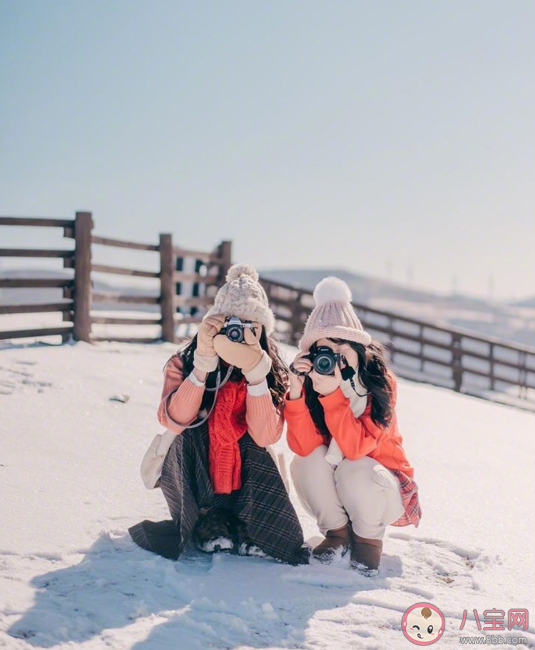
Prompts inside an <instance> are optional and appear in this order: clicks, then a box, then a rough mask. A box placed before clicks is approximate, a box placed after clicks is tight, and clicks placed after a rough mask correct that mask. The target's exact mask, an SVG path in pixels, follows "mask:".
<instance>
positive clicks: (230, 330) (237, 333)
mask: <svg viewBox="0 0 535 650" xmlns="http://www.w3.org/2000/svg"><path fill="white" fill-rule="evenodd" d="M227 337H228V338H229V339H230V340H231V341H232V342H233V343H241V342H242V341H243V331H242V328H241V327H240V326H238V325H232V326H230V327H227Z"/></svg>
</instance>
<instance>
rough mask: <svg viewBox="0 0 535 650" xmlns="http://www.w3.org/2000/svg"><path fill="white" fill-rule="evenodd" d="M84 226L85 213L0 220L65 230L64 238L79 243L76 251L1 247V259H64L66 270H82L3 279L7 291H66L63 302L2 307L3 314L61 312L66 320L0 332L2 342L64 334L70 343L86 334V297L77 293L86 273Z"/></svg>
mask: <svg viewBox="0 0 535 650" xmlns="http://www.w3.org/2000/svg"><path fill="white" fill-rule="evenodd" d="M84 224H87V217H85V216H84V213H77V214H76V218H75V219H48V218H24V217H0V226H22V227H30V226H31V227H38V228H59V229H62V230H63V238H64V239H74V240H75V248H74V249H67V248H61V249H56V250H49V249H35V248H31V249H26V248H0V258H1V257H8V258H14V257H26V258H40V259H43V258H59V259H62V260H63V267H64V268H77V269H78V272H76V271H75V274H74V277H73V278H60V279H48V278H32V277H24V278H0V288H5V289H20V288H26V289H36V288H40V289H44V288H60V289H63V300H61V301H57V302H50V303H35V304H0V314H30V313H45V312H61V313H62V315H63V321H64V324H62V325H61V326H55V327H41V328H33V329H26V330H22V329H17V330H10V331H5V330H4V331H0V339H11V338H22V337H33V336H52V335H57V334H59V335H61V336H62V337H63V340H66V339H67V338H68V337H69V336H71V335H73V336H74V338H78V337H79V335H80V333H81V331H82V329H81V322H80V315H81V314H83V313H84V304H83V303H84V296H83V294H81V293H80V292H77V291H76V290H77V288H79V282H80V270H82V271H83V270H84V260H83V259H82V258H81V257H80V256H81V255H83V252H84V249H83V247H82V246H78V238H79V236H80V233H82V232H83V230H84ZM76 232H77V233H78V238H77V236H76V234H75V233H76ZM75 295H76V298H75Z"/></svg>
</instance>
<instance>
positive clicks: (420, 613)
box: [401, 603, 445, 645]
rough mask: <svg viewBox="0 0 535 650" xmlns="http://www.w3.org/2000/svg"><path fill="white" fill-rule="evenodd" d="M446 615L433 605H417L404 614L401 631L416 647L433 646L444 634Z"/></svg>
mask: <svg viewBox="0 0 535 650" xmlns="http://www.w3.org/2000/svg"><path fill="white" fill-rule="evenodd" d="M444 628H445V621H444V615H443V614H442V612H441V611H440V609H439V608H438V607H436V606H435V605H432V604H431V603H416V605H412V606H411V607H409V609H408V610H407V611H406V612H405V613H404V614H403V618H402V619H401V629H402V630H403V634H404V635H405V636H406V637H407V639H409V641H410V642H411V643H414V644H415V645H431V644H432V643H435V642H436V641H438V640H439V639H440V637H441V636H442V635H443V634H444Z"/></svg>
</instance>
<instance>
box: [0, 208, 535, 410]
mask: <svg viewBox="0 0 535 650" xmlns="http://www.w3.org/2000/svg"><path fill="white" fill-rule="evenodd" d="M2 225H6V226H39V227H46V228H50V227H56V228H62V229H63V236H64V237H65V238H67V239H74V242H75V248H74V249H73V250H72V249H70V250H69V249H58V250H44V249H6V248H1V249H0V257H29V258H60V259H62V260H63V266H64V267H65V268H73V269H74V275H73V277H72V278H67V279H42V278H41V279H39V278H30V277H28V278H24V279H22V278H0V288H2V287H4V288H17V287H27V288H39V287H58V288H62V289H63V301H61V302H53V303H41V304H25V305H15V304H7V305H2V304H0V314H15V313H35V312H53V311H55V312H61V313H62V315H63V320H64V324H63V325H61V326H57V327H47V328H38V329H36V328H33V329H27V330H11V331H0V339H8V338H21V337H35V336H48V335H53V334H59V335H61V336H62V337H63V340H66V339H67V338H69V337H70V336H72V337H73V338H74V339H75V340H81V341H88V342H91V341H102V340H120V341H136V342H154V341H157V340H164V341H173V342H174V341H176V340H177V338H179V337H178V336H177V326H178V325H179V324H184V325H186V324H191V323H196V322H199V320H200V318H201V317H202V314H203V311H204V309H205V308H206V307H207V306H208V305H209V304H210V303H211V302H212V301H213V297H214V295H215V292H216V291H217V288H218V287H220V286H221V285H222V283H223V282H224V279H225V275H226V273H227V270H228V268H229V267H230V264H231V257H232V245H231V242H229V241H223V242H221V243H220V244H219V245H218V246H217V247H216V248H215V249H214V250H213V251H211V252H208V253H207V252H203V251H194V250H189V249H184V248H180V247H178V246H175V245H173V241H172V237H171V235H170V234H161V235H160V239H159V242H158V244H140V243H136V242H130V241H125V240H119V239H111V238H109V237H101V236H98V235H94V234H93V220H92V216H91V213H88V212H78V213H76V218H75V219H73V220H65V219H27V218H14V217H0V226H2ZM94 246H103V247H112V248H127V249H131V250H141V251H147V252H150V253H151V254H152V255H158V257H159V263H158V265H157V266H158V268H159V270H158V271H148V270H141V269H133V268H124V267H119V266H108V265H102V264H93V263H92V261H91V257H92V255H91V253H92V248H93V247H94ZM187 260H189V261H190V262H191V261H192V262H193V263H194V266H193V270H191V269H189V270H188V269H187V268H186V266H187V264H185V262H186V261H187ZM92 273H98V274H113V275H117V274H118V275H123V276H131V277H143V278H151V279H153V280H158V281H159V289H158V292H157V293H155V294H153V295H143V294H142V295H132V294H127V293H120V292H115V291H114V292H102V291H95V290H93V281H92V277H91V274H92ZM261 282H262V284H263V286H264V288H265V290H266V293H267V295H268V298H269V301H270V304H271V306H272V308H273V310H274V312H275V315H276V319H277V336H278V338H279V340H281V341H283V342H287V343H289V344H292V345H295V344H296V343H297V342H298V340H299V338H300V337H301V335H302V332H303V328H304V324H305V321H306V318H307V316H308V314H309V313H310V310H311V309H312V307H313V297H312V291H310V290H307V289H304V288H301V287H297V286H294V285H291V284H285V283H283V282H275V281H272V280H269V279H266V278H261ZM184 283H190V284H192V285H193V287H194V288H195V290H194V291H193V292H192V295H186V294H185V293H184V291H183V287H184ZM125 304H131V305H139V306H140V307H141V308H145V309H146V308H147V306H150V307H153V309H154V310H157V312H158V313H156V314H155V315H154V316H153V317H150V318H140V317H139V315H134V316H127V315H123V314H121V315H120V316H117V315H109V314H106V313H105V312H102V311H101V313H99V314H97V313H95V312H94V311H93V307H94V306H95V305H97V306H98V305H100V307H102V306H104V305H111V306H117V305H123V306H124V305H125ZM353 305H354V307H355V309H356V311H357V313H358V315H359V317H360V319H361V321H362V324H363V326H364V327H365V328H366V330H368V331H369V332H370V333H371V334H372V336H374V337H375V338H377V339H378V340H380V341H382V342H383V343H384V344H385V345H386V347H387V348H388V350H389V353H390V357H391V362H392V365H393V367H394V370H395V371H396V372H397V374H399V375H400V376H401V377H405V378H409V379H414V380H417V381H425V382H429V383H431V384H436V385H439V386H445V387H448V388H451V389H452V390H455V391H457V392H462V393H466V394H471V395H477V396H480V397H485V398H492V399H497V398H499V399H500V400H501V401H505V402H507V403H511V404H515V405H517V406H519V405H520V406H523V407H525V408H529V409H535V348H530V347H527V346H521V345H514V344H510V343H507V342H505V341H502V340H500V339H497V338H492V337H484V336H479V335H477V334H474V333H472V332H470V331H467V330H462V329H459V328H452V327H442V326H439V325H437V324H433V323H430V322H426V321H421V320H417V319H414V318H409V317H407V316H403V315H400V314H395V313H391V312H386V311H380V310H377V309H372V308H370V307H368V306H366V305H362V304H358V303H353ZM125 313H127V312H125ZM147 324H151V325H157V326H160V327H161V333H159V334H157V335H154V336H152V337H141V336H134V335H127V336H124V334H122V335H114V334H112V333H110V332H109V331H107V332H106V333H105V335H95V334H94V333H92V330H93V329H94V328H93V326H94V325H97V326H102V325H106V326H107V325H111V326H114V325H121V326H124V325H147Z"/></svg>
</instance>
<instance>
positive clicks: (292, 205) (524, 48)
mask: <svg viewBox="0 0 535 650" xmlns="http://www.w3.org/2000/svg"><path fill="white" fill-rule="evenodd" d="M534 34H535V3H534V2H533V1H532V0H514V2H505V1H504V0H499V1H496V0H441V1H440V0H434V1H430V0H419V1H411V0H403V1H400V0H384V1H381V2H374V1H373V0H368V1H366V2H361V1H358V0H348V1H346V2H340V1H337V0H332V1H331V0H329V1H327V0H323V1H322V2H317V1H314V0H306V1H301V0H275V1H265V2H261V1H252V0H247V1H232V0H230V1H227V0H225V1H220V0H217V1H216V0H213V1H212V0H211V1H206V2H203V1H194V0H191V1H190V2H179V1H178V0H169V1H167V0H144V1H140V0H113V1H110V0H71V1H70V2H68V1H66V0H61V1H58V0H34V1H28V0H0V89H1V90H0V93H1V101H0V214H1V215H20V216H41V215H45V216H71V215H72V214H73V213H74V211H75V210H76V209H89V210H92V211H93V213H94V216H95V221H96V224H97V232H99V233H101V234H106V235H109V236H116V237H127V238H129V239H135V240H140V241H147V242H149V241H156V239H157V233H158V232H168V231H170V232H173V233H174V237H175V240H176V242H177V243H180V244H183V245H186V246H190V247H200V248H202V249H208V248H210V247H211V246H213V245H215V244H216V243H217V242H219V241H220V240H221V239H223V238H226V239H232V240H233V241H234V242H235V248H234V250H235V259H236V260H237V261H249V262H251V263H253V264H256V265H258V266H259V267H279V266H308V267H317V266H320V267H326V266H331V267H332V266H343V267H346V268H350V269H353V270H355V271H357V272H360V273H365V274H370V275H375V276H380V277H389V276H390V277H391V278H393V279H395V280H398V281H400V282H402V283H406V282H407V281H408V278H409V276H412V283H413V285H414V286H419V287H427V288H431V289H435V290H439V291H446V292H447V291H449V290H451V288H452V282H453V281H452V278H453V276H456V286H457V288H458V290H460V291H462V292H466V293H472V294H476V295H482V296H487V295H488V293H489V278H490V277H491V276H492V277H493V284H494V295H495V297H506V298H507V297H509V298H512V297H517V298H518V297H523V296H527V295H533V294H534V293H535V284H534V283H533V278H534V275H535V274H534V264H535V262H534V260H535V214H534V213H535V210H534V208H535V157H534V152H535V83H534V81H535V39H534ZM20 236H21V232H20V231H18V232H15V231H14V229H3V230H2V232H0V237H1V238H2V241H3V243H4V244H5V245H14V244H16V243H17V242H20ZM26 243H27V244H28V245H30V244H35V245H38V244H39V242H38V240H37V239H33V240H32V241H30V240H28V241H27V242H26ZM5 265H6V261H4V266H5Z"/></svg>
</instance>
